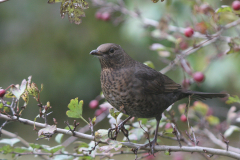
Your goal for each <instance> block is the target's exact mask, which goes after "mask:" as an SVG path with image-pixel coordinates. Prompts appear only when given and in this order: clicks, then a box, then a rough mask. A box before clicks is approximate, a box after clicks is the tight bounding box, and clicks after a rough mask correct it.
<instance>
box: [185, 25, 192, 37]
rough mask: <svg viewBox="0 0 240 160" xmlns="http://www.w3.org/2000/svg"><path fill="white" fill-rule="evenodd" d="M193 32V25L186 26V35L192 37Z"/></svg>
mask: <svg viewBox="0 0 240 160" xmlns="http://www.w3.org/2000/svg"><path fill="white" fill-rule="evenodd" d="M193 33H194V31H193V29H192V28H191V27H188V28H186V29H185V32H184V34H185V36H186V37H192V35H193Z"/></svg>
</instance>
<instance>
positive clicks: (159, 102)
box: [90, 43, 227, 154]
mask: <svg viewBox="0 0 240 160" xmlns="http://www.w3.org/2000/svg"><path fill="white" fill-rule="evenodd" d="M90 54H91V55H95V56H97V57H98V59H99V61H100V64H101V69H102V70H101V87H102V91H103V94H104V96H105V98H106V100H107V101H108V102H109V103H110V104H111V105H112V106H113V107H115V108H116V109H117V110H119V111H121V112H123V113H125V114H127V115H129V117H128V118H127V119H126V120H124V121H123V122H122V123H121V124H119V126H118V127H119V130H122V131H124V130H125V129H124V124H125V123H126V122H127V121H128V120H129V119H130V118H131V117H139V118H151V117H155V118H156V120H157V127H156V130H155V136H154V139H153V141H151V143H149V144H145V145H144V146H148V145H150V148H151V152H152V154H153V153H154V146H155V144H156V141H157V133H158V127H159V122H160V120H161V115H162V113H163V112H164V110H166V109H167V108H168V107H169V106H170V105H171V104H173V103H174V102H176V101H178V100H180V99H182V98H185V97H188V96H189V95H193V97H195V98H196V99H200V100H204V99H206V98H216V97H225V96H227V94H221V93H202V92H196V91H190V90H184V89H182V87H181V85H179V84H177V83H175V82H174V81H173V80H171V79H170V78H169V77H167V76H166V75H164V74H162V73H160V72H158V71H156V70H154V69H152V68H150V67H148V66H146V65H144V64H142V63H140V62H138V61H135V60H133V59H132V58H131V57H130V56H129V55H128V54H127V53H126V52H125V51H124V50H123V49H122V48H121V46H120V45H117V44H114V43H106V44H102V45H100V46H99V47H98V48H97V49H96V50H93V51H91V52H90ZM124 135H126V136H127V133H124Z"/></svg>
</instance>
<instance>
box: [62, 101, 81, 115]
mask: <svg viewBox="0 0 240 160" xmlns="http://www.w3.org/2000/svg"><path fill="white" fill-rule="evenodd" d="M82 106H83V100H81V101H80V102H79V103H78V98H75V99H72V100H71V101H70V103H69V104H68V108H69V109H70V110H68V111H67V112H66V114H67V116H68V117H70V118H81V117H82Z"/></svg>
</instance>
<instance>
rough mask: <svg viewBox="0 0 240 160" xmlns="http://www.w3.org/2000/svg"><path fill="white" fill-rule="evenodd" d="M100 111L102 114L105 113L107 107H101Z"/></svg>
mask: <svg viewBox="0 0 240 160" xmlns="http://www.w3.org/2000/svg"><path fill="white" fill-rule="evenodd" d="M100 109H101V110H102V112H105V111H106V110H107V109H108V108H107V107H102V108H100Z"/></svg>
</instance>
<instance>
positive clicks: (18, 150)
mask: <svg viewBox="0 0 240 160" xmlns="http://www.w3.org/2000/svg"><path fill="white" fill-rule="evenodd" d="M13 151H14V152H17V153H24V152H30V151H32V150H30V149H29V148H25V147H15V148H14V149H13Z"/></svg>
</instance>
